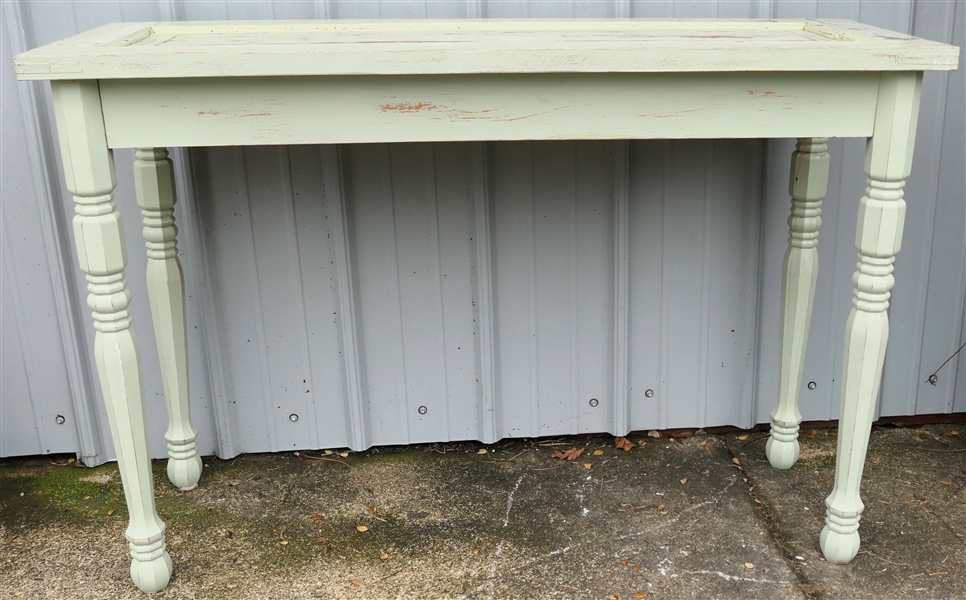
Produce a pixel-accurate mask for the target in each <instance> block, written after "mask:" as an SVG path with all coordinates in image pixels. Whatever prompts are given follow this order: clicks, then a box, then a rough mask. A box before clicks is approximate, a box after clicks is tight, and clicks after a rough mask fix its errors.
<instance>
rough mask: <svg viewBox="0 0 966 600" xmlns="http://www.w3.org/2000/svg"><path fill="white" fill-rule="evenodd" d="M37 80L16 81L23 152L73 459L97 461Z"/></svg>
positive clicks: (17, 41)
mask: <svg viewBox="0 0 966 600" xmlns="http://www.w3.org/2000/svg"><path fill="white" fill-rule="evenodd" d="M3 10H4V11H5V12H6V15H7V31H6V33H7V35H8V36H9V37H8V39H9V41H10V45H11V52H12V53H13V54H14V55H16V54H19V53H21V52H25V51H26V50H28V49H29V46H30V42H29V41H28V39H27V31H28V26H29V24H28V22H27V18H26V17H25V15H24V10H23V2H22V1H18V2H4V3H3ZM39 84H40V82H34V81H21V82H18V87H19V93H20V98H21V103H20V105H21V107H22V108H21V110H22V115H23V119H24V128H25V129H26V130H27V135H26V138H27V155H28V157H29V160H30V166H31V175H32V178H33V181H34V189H36V190H37V191H38V192H40V193H43V194H44V198H43V201H41V202H37V203H36V204H35V205H36V206H37V207H38V212H39V214H40V220H41V223H42V225H43V243H44V250H45V252H44V254H45V256H46V258H47V268H48V270H49V275H50V278H51V287H52V288H53V290H54V305H55V306H56V307H57V314H56V320H57V326H58V333H59V336H60V339H61V342H62V343H61V348H62V350H63V354H64V365H65V366H66V368H67V380H68V383H69V386H70V390H71V405H72V406H73V408H74V419H75V420H76V422H77V439H78V441H79V444H80V448H79V458H80V459H81V461H82V462H83V463H84V464H85V465H88V466H97V465H99V464H102V463H103V462H104V460H105V457H104V449H103V445H102V443H101V440H102V438H101V431H100V428H99V426H98V417H97V415H98V411H97V409H96V407H95V399H96V396H97V395H96V393H95V391H94V386H93V381H92V375H93V373H92V371H91V369H90V366H91V365H93V362H94V361H93V360H92V357H91V355H90V354H89V351H88V348H87V338H86V336H85V334H84V331H85V329H84V327H85V321H86V315H84V309H83V308H82V307H81V305H80V303H79V302H78V301H77V298H76V297H75V296H74V295H72V294H71V290H73V289H74V282H73V268H74V266H73V265H74V262H73V255H72V250H71V243H70V239H71V238H70V235H69V234H68V230H69V229H70V225H69V224H70V219H69V218H67V217H66V215H65V214H64V209H63V206H64V203H63V198H62V197H61V192H60V183H59V182H58V181H56V180H52V179H51V177H52V174H53V173H56V172H57V168H58V167H57V163H56V158H55V157H56V153H57V150H56V148H57V141H56V139H54V137H53V132H51V131H50V128H49V126H47V125H46V124H47V123H49V122H50V120H51V119H50V118H49V115H48V114H47V108H46V103H45V102H44V101H43V100H41V99H38V97H37V93H36V92H37V88H38V86H39Z"/></svg>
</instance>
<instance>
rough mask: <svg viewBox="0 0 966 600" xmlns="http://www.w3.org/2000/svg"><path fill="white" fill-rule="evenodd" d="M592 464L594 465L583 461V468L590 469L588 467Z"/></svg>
mask: <svg viewBox="0 0 966 600" xmlns="http://www.w3.org/2000/svg"><path fill="white" fill-rule="evenodd" d="M593 466H594V465H592V464H590V463H584V468H585V469H590V468H591V467H593Z"/></svg>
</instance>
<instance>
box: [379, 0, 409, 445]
mask: <svg viewBox="0 0 966 600" xmlns="http://www.w3.org/2000/svg"><path fill="white" fill-rule="evenodd" d="M379 6H380V7H381V6H382V3H380V4H379ZM380 10H381V8H380ZM381 17H382V15H381V13H380V18H381ZM384 147H385V148H386V165H387V167H386V168H387V170H388V171H389V209H390V218H391V219H392V251H393V261H394V262H395V263H396V273H395V278H396V311H397V314H398V315H399V359H400V361H402V369H401V370H402V381H401V382H397V385H401V386H402V398H400V404H399V417H400V419H401V422H402V423H404V427H403V428H402V429H404V430H405V431H406V441H405V443H407V444H408V443H409V440H411V439H412V431H411V430H410V427H409V382H408V380H407V377H406V330H405V328H404V327H403V318H404V316H403V304H402V282H401V281H400V279H399V275H400V273H401V272H402V269H401V268H400V266H399V234H398V233H397V231H396V186H395V185H394V183H393V182H394V178H393V175H392V145H391V144H384Z"/></svg>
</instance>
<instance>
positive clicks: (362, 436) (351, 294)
mask: <svg viewBox="0 0 966 600" xmlns="http://www.w3.org/2000/svg"><path fill="white" fill-rule="evenodd" d="M320 154H321V162H322V180H323V186H324V187H323V202H324V204H325V212H326V214H328V215H331V217H332V218H331V220H330V228H331V229H330V235H332V248H333V254H334V258H335V272H336V293H337V294H338V300H337V302H338V307H339V319H338V323H339V332H340V333H341V336H342V340H341V341H342V374H343V379H344V380H345V396H346V400H347V401H348V408H349V410H348V411H347V419H348V422H347V423H346V426H347V428H348V430H349V435H348V438H349V447H350V448H352V449H353V450H356V451H360V450H365V449H366V448H368V447H369V446H370V445H371V439H370V425H369V398H368V393H367V390H366V383H365V362H364V360H363V353H362V338H361V337H360V332H361V330H362V324H361V323H360V322H359V318H360V314H361V311H360V310H359V304H358V293H357V291H356V283H355V277H354V276H353V273H354V268H353V262H354V261H353V256H352V234H351V227H350V222H349V220H350V216H349V210H348V207H347V205H346V198H347V193H346V185H345V181H346V180H345V175H344V173H345V171H344V161H343V158H342V148H341V147H340V146H330V145H327V146H321V147H320Z"/></svg>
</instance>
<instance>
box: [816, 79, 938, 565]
mask: <svg viewBox="0 0 966 600" xmlns="http://www.w3.org/2000/svg"><path fill="white" fill-rule="evenodd" d="M921 86H922V74H921V73H883V74H882V81H881V83H880V86H879V101H878V106H877V108H876V116H875V129H874V131H873V134H872V137H871V138H869V141H868V143H867V146H866V156H865V174H866V176H867V182H868V187H866V189H865V196H863V197H862V201H861V205H860V208H859V223H858V228H857V231H856V236H855V245H856V247H857V248H858V250H859V262H858V265H857V270H856V272H855V275H854V276H853V277H852V281H853V282H855V290H854V292H853V298H852V312H851V314H850V315H849V320H848V325H847V326H846V330H845V358H844V361H843V367H842V406H841V415H840V417H839V435H838V453H837V456H836V461H835V487H834V489H833V490H832V493H831V495H829V497H828V498H827V499H826V500H825V505H826V506H827V507H828V508H827V511H826V516H825V528H824V529H823V530H822V536H821V542H820V543H821V547H822V553H823V554H824V555H825V559H826V560H828V561H829V562H831V563H837V564H844V563H847V562H849V561H851V560H852V559H853V558H855V555H856V554H857V553H858V551H859V532H858V529H859V518H860V517H861V515H862V510H863V509H864V508H865V507H864V505H863V504H862V500H861V499H860V498H859V485H860V484H861V481H862V468H863V466H864V463H865V454H866V450H867V448H868V445H869V432H870V429H871V427H872V416H873V414H874V412H875V403H876V401H877V400H878V396H879V383H880V381H881V379H882V363H883V359H884V358H885V350H886V342H887V341H888V339H889V317H888V315H887V314H886V309H887V308H889V296H890V290H891V289H892V286H893V283H894V280H893V277H892V268H893V263H894V262H895V257H896V253H897V252H898V251H899V246H900V243H901V241H902V226H903V221H904V219H905V212H906V203H905V201H904V200H903V199H902V196H903V192H902V188H903V186H904V185H905V180H906V178H907V177H908V176H909V172H910V170H911V167H912V147H913V143H914V142H915V138H916V120H917V117H918V115H919V92H920V89H921Z"/></svg>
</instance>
